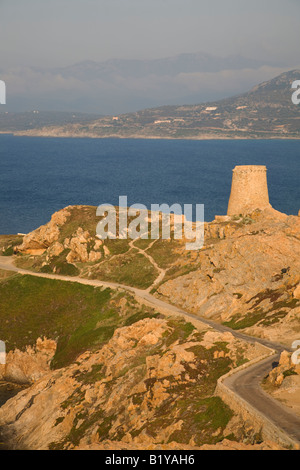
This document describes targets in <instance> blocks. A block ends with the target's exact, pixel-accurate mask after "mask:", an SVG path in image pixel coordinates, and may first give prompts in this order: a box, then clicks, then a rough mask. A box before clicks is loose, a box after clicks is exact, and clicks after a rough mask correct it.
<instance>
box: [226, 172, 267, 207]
mask: <svg viewBox="0 0 300 470" xmlns="http://www.w3.org/2000/svg"><path fill="white" fill-rule="evenodd" d="M267 207H271V205H270V202H269V192H268V183H267V168H266V167H265V166H259V165H244V166H236V167H235V169H234V170H233V177H232V187H231V194H230V199H229V205H228V211H227V215H235V214H247V213H249V212H251V211H253V210H255V209H266V208H267Z"/></svg>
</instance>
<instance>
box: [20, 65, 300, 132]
mask: <svg viewBox="0 0 300 470" xmlns="http://www.w3.org/2000/svg"><path fill="white" fill-rule="evenodd" d="M299 77H300V70H291V71H289V72H285V73H283V74H280V75H279V76H277V77H275V78H273V79H272V80H269V81H265V82H262V83H260V84H258V85H256V86H255V87H253V88H252V89H251V90H250V91H249V92H247V93H243V94H239V95H236V96H233V97H231V98H225V99H223V100H219V101H211V102H206V103H201V104H196V105H185V106H182V105H179V106H176V105H172V106H160V107H157V108H148V109H143V110H141V111H138V112H135V113H127V114H121V115H117V116H106V117H103V118H100V119H96V120H93V121H91V122H85V123H76V124H66V125H64V126H52V127H43V128H41V129H33V130H30V131H26V132H22V131H21V132H18V133H17V134H18V135H32V136H34V135H36V136H47V137H51V136H52V137H95V138H97V137H98V138H105V137H118V138H157V139H199V140H200V139H218V138H219V139H220V138H224V139H228V138H233V139H236V138H246V139H249V138H252V139H257V138H279V139H282V138H289V139H298V138H300V125H299V119H300V107H299V106H297V105H294V104H293V103H292V94H293V90H292V88H291V86H292V83H293V82H294V81H295V80H297V79H299Z"/></svg>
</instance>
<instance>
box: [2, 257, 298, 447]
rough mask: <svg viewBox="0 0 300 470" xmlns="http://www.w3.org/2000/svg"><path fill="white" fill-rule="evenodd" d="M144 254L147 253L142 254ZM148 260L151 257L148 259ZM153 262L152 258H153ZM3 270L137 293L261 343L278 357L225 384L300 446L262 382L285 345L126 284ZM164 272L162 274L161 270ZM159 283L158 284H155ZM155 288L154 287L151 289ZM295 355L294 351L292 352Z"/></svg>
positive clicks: (291, 421) (291, 418)
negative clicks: (239, 329)
mask: <svg viewBox="0 0 300 470" xmlns="http://www.w3.org/2000/svg"><path fill="white" fill-rule="evenodd" d="M139 251H141V252H143V251H144V250H139ZM147 257H148V256H147ZM150 258H151V257H150ZM0 269H3V270H7V271H14V272H16V273H19V274H23V275H24V274H26V275H30V276H37V277H43V278H47V279H57V280H61V281H69V282H78V283H80V284H86V285H91V286H95V287H110V288H112V289H123V290H126V291H129V292H131V293H133V294H134V295H135V296H136V298H137V299H139V300H140V301H141V302H143V303H146V304H147V305H150V306H152V307H154V308H157V309H159V310H161V311H163V312H165V313H167V312H169V313H170V314H173V315H174V314H177V315H181V316H184V317H185V318H190V319H193V320H197V321H199V322H201V323H204V324H205V325H207V326H209V327H211V328H214V329H215V330H217V331H220V332H230V333H231V334H232V335H234V336H235V337H236V338H238V339H241V340H243V341H247V342H249V343H252V344H253V343H259V344H261V345H263V346H266V347H268V348H270V349H272V350H274V355H273V356H270V357H269V358H267V359H265V360H263V361H260V362H259V363H257V364H254V365H252V366H251V367H248V368H246V369H245V370H240V371H237V372H236V373H234V374H232V375H231V376H230V377H227V378H226V379H225V380H224V384H225V385H226V387H228V388H229V389H230V390H231V391H232V392H233V393H235V394H236V395H238V396H239V397H240V398H242V399H243V400H245V401H246V402H247V403H248V404H250V405H251V406H252V408H254V409H255V410H257V411H258V412H259V413H260V414H263V415H264V416H265V417H266V419H267V420H268V421H270V422H271V423H273V425H275V426H276V427H277V428H278V429H279V430H281V431H283V432H284V433H285V434H286V435H287V436H289V438H290V439H291V440H292V441H293V442H294V443H299V444H300V417H298V416H296V415H295V414H294V413H293V411H292V410H291V409H290V408H287V407H286V406H284V405H283V404H281V403H280V402H278V401H276V400H274V399H273V398H272V397H271V396H270V395H268V394H267V393H266V392H264V391H263V389H262V388H261V385H260V384H261V382H262V380H263V379H264V378H265V377H266V375H267V374H268V373H269V371H270V370H271V369H272V368H273V367H274V364H276V363H278V361H279V358H280V353H281V352H282V351H284V350H288V348H286V347H284V346H283V345H281V344H278V343H273V342H271V341H268V340H265V339H260V338H254V337H251V336H248V335H245V334H244V333H241V332H238V331H235V330H231V329H230V328H228V327H226V326H224V325H220V324H218V323H215V322H213V321H212V320H208V319H206V318H203V317H200V316H197V315H194V314H191V313H189V312H186V311H184V310H182V309H180V308H178V307H176V306H174V305H171V304H168V303H167V302H164V301H162V300H160V299H157V298H156V297H154V296H153V295H151V294H150V293H149V289H147V290H141V289H137V288H134V287H129V286H126V285H123V284H118V283H113V282H105V281H99V280H90V279H84V278H80V277H69V276H61V275H58V274H44V273H34V272H32V271H28V270H25V269H21V268H18V267H16V266H15V265H14V264H13V257H0ZM161 271H162V270H161ZM161 271H159V273H160V276H159V277H160V279H161V278H162V277H163V276H162V274H163V273H162V272H161ZM156 283H157V280H156V281H155V283H154V284H156ZM151 287H152V286H151ZM290 351H291V350H290Z"/></svg>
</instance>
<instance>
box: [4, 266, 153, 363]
mask: <svg viewBox="0 0 300 470" xmlns="http://www.w3.org/2000/svg"><path fill="white" fill-rule="evenodd" d="M115 296H116V297H118V296H119V294H117V293H115V292H114V291H112V290H110V289H105V290H103V289H101V288H94V287H92V286H86V285H82V284H78V283H72V282H63V281H58V280H52V279H43V278H38V277H33V276H20V275H14V276H13V277H9V278H7V279H3V280H1V281H0V330H1V339H2V340H4V341H5V342H6V346H7V350H8V351H10V350H13V349H15V348H19V349H21V350H22V349H24V348H25V347H26V346H28V345H34V344H35V342H36V340H37V338H38V337H41V336H46V337H47V338H51V339H55V340H57V341H58V346H57V351H56V354H55V356H54V359H53V361H52V367H53V368H60V367H63V366H66V365H68V364H70V363H72V362H73V361H74V360H75V359H76V357H78V355H79V354H81V353H82V352H84V351H86V350H93V349H96V348H99V347H100V346H101V345H102V344H104V343H105V342H107V341H108V340H109V339H110V338H111V336H112V335H113V333H114V331H115V329H116V328H117V327H118V326H123V325H124V324H125V323H126V322H128V321H132V319H131V317H132V315H135V319H136V321H138V319H141V318H145V317H151V316H153V315H155V312H154V311H152V310H151V309H150V308H149V309H148V308H147V307H143V308H142V307H140V306H139V305H138V304H134V303H133V302H130V297H129V296H128V299H129V300H128V309H127V310H128V311H127V312H126V315H125V316H120V315H119V309H118V307H117V306H116V305H115V303H114V297H115Z"/></svg>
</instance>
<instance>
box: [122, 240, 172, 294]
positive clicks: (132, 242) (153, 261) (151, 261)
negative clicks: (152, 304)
mask: <svg viewBox="0 0 300 470" xmlns="http://www.w3.org/2000/svg"><path fill="white" fill-rule="evenodd" d="M135 241H136V240H132V241H131V242H130V243H129V246H130V247H131V248H135V249H136V250H138V252H139V253H141V254H142V255H143V256H145V257H146V258H147V259H148V260H149V261H150V263H151V264H152V266H154V267H155V269H156V270H157V271H158V272H159V275H158V277H157V278H156V279H155V281H154V282H153V284H152V285H151V286H150V287H148V289H147V290H146V292H151V290H152V289H153V288H154V287H155V286H157V285H158V284H159V283H160V282H161V281H162V280H163V278H164V277H165V275H166V272H167V270H166V269H162V268H160V267H159V266H158V264H157V263H156V261H155V260H154V259H153V258H152V256H150V255H149V253H147V252H146V251H147V250H149V248H151V246H153V245H154V243H155V242H156V241H157V240H154V241H153V242H152V243H150V245H149V246H148V247H147V248H146V250H143V249H142V248H138V247H137V246H135V245H134V242H135Z"/></svg>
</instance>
